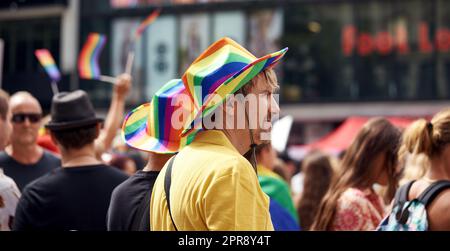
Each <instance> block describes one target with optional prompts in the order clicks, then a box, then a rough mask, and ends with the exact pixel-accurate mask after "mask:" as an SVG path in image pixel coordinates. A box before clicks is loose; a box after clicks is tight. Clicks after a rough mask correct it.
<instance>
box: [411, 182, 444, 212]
mask: <svg viewBox="0 0 450 251" xmlns="http://www.w3.org/2000/svg"><path fill="white" fill-rule="evenodd" d="M448 188H450V181H449V180H439V181H436V182H434V183H433V184H431V185H430V186H428V187H427V189H425V191H424V192H423V193H422V194H421V195H420V196H419V198H418V200H419V201H420V202H421V203H423V205H424V206H425V207H427V206H428V205H429V204H431V202H433V200H434V199H435V198H436V197H437V196H438V195H439V193H440V192H442V191H443V190H445V189H448Z"/></svg>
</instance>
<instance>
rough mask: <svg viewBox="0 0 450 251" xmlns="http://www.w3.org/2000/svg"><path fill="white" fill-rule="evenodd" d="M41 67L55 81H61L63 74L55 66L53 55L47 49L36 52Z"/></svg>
mask: <svg viewBox="0 0 450 251" xmlns="http://www.w3.org/2000/svg"><path fill="white" fill-rule="evenodd" d="M34 54H35V55H36V57H37V58H38V60H39V62H40V63H41V65H42V66H43V67H44V69H45V71H46V72H47V74H48V75H49V76H50V78H51V79H52V80H53V81H56V82H58V81H59V80H61V73H60V72H59V69H58V67H57V66H56V64H55V60H54V59H53V57H52V54H51V53H50V52H49V51H48V50H47V49H40V50H36V51H35V52H34Z"/></svg>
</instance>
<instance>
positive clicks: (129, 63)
mask: <svg viewBox="0 0 450 251" xmlns="http://www.w3.org/2000/svg"><path fill="white" fill-rule="evenodd" d="M133 62H134V50H133V49H132V50H130V51H129V52H128V58H127V65H126V66H125V73H127V74H129V75H131V71H132V70H133Z"/></svg>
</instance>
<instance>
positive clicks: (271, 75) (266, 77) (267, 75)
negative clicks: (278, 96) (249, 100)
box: [240, 69, 279, 94]
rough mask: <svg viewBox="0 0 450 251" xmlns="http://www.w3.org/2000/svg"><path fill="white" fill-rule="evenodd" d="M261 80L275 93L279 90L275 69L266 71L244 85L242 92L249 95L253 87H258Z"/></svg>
mask: <svg viewBox="0 0 450 251" xmlns="http://www.w3.org/2000/svg"><path fill="white" fill-rule="evenodd" d="M260 80H263V81H264V82H265V83H266V84H268V87H269V88H270V89H272V90H273V91H275V90H276V89H278V88H279V85H278V80H277V75H276V74H275V71H274V70H273V69H266V70H264V71H262V72H260V73H259V74H258V75H256V76H255V77H254V78H252V79H251V80H250V82H249V83H248V84H246V85H244V86H243V87H242V88H241V90H240V92H242V93H244V94H248V93H249V92H250V90H251V89H252V88H253V87H256V85H257V83H258V82H260Z"/></svg>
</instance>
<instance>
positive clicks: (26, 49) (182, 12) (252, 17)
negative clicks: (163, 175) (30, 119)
mask: <svg viewBox="0 0 450 251" xmlns="http://www.w3.org/2000/svg"><path fill="white" fill-rule="evenodd" d="M6 2H19V1H5V4H2V5H0V7H2V8H3V11H2V12H3V13H9V14H8V15H9V18H5V16H4V15H0V37H1V38H3V39H4V40H5V48H6V49H5V52H6V53H5V60H4V71H3V87H4V88H5V89H7V90H8V91H12V92H14V91H15V90H18V89H29V90H31V91H32V92H33V93H38V94H37V96H39V97H40V99H41V100H46V102H48V101H49V100H50V97H51V90H50V86H49V84H47V83H46V81H48V79H46V76H45V73H44V72H43V71H42V69H41V68H40V67H39V65H38V64H37V61H36V60H35V58H34V55H33V50H34V49H38V47H46V48H49V49H50V50H51V51H52V53H54V56H55V58H56V60H57V62H58V64H59V65H60V67H61V69H62V71H63V74H64V78H63V80H62V82H61V83H60V84H61V88H62V89H67V90H69V89H77V88H82V89H85V90H88V91H89V93H90V95H91V97H92V98H93V99H94V101H95V103H96V105H97V107H101V108H104V109H106V107H107V105H108V102H109V99H110V90H111V86H110V85H108V84H105V83H99V82H98V81H91V80H80V79H79V78H78V77H77V69H76V60H77V56H78V53H79V51H80V48H81V47H82V45H83V43H84V41H85V39H86V37H87V36H88V34H89V33H90V32H99V33H103V34H105V35H107V37H108V42H107V44H106V46H105V48H104V51H103V53H102V55H101V60H100V67H101V69H102V74H104V75H110V76H116V75H118V74H120V73H121V72H123V71H124V68H125V64H126V59H127V54H128V52H129V50H130V48H132V47H133V46H134V48H135V51H136V58H135V63H134V67H133V78H134V80H135V81H134V85H135V87H134V88H133V93H132V95H131V97H130V99H129V102H128V103H129V105H130V108H131V107H133V106H135V105H137V104H140V103H142V102H145V101H148V100H149V99H150V97H151V96H152V95H153V93H154V92H155V91H156V90H157V89H158V88H159V87H160V86H162V85H163V84H164V83H165V82H167V81H168V80H169V79H172V78H178V77H180V75H181V74H182V73H183V72H184V71H185V70H186V68H187V67H188V66H189V64H190V63H191V62H192V61H193V60H194V59H195V57H196V56H198V55H199V53H200V52H201V51H202V50H204V49H205V48H206V47H207V46H208V45H209V44H211V43H212V42H214V41H215V40H216V39H218V38H220V37H223V36H229V37H231V38H233V39H235V40H236V41H237V42H239V43H241V44H243V45H244V46H246V47H247V48H248V49H249V50H250V51H252V52H253V53H254V54H255V55H256V56H262V55H264V54H265V53H267V52H272V51H276V50H278V49H281V48H283V47H286V46H287V47H289V52H288V54H287V56H286V58H285V59H283V61H282V62H281V63H280V65H279V66H278V67H277V71H278V75H279V76H280V85H281V88H280V103H281V108H282V112H283V114H290V115H293V116H294V118H295V121H296V125H295V126H294V129H293V135H292V137H291V141H292V142H291V143H293V144H304V143H308V142H310V141H313V140H314V139H316V138H318V137H321V136H322V135H324V134H326V133H327V132H328V131H330V130H331V129H333V128H334V127H335V126H336V125H338V124H339V123H340V122H341V121H342V120H343V119H345V118H346V117H348V116H355V115H363V116H410V117H418V116H430V115H432V114H433V113H435V112H436V111H438V110H440V109H442V108H443V107H448V106H449V104H450V102H449V101H448V100H449V98H450V1H445V0H391V1H388V0H376V1H366V0H361V1H353V0H279V1H271V0H258V1H256V0H247V1H245V0H234V1H233V0H228V1H227V0H216V1H212V0H211V1H208V0H172V1H171V0H166V1H164V0H147V1H145V0H95V1H88V0H68V1H25V2H41V3H40V4H38V5H31V4H30V6H26V7H22V6H20V5H18V6H15V7H14V6H13V7H12V8H13V9H14V8H16V9H17V10H16V11H15V13H16V14H11V13H12V12H11V3H9V5H8V6H7V7H5V6H6V5H7V4H6ZM20 2H22V1H20ZM16 5H17V4H16ZM157 8H162V12H161V16H160V17H159V18H158V19H157V20H156V22H155V23H154V24H152V25H151V26H150V27H149V29H148V30H147V31H146V32H145V34H144V35H143V36H142V38H141V39H139V41H137V42H134V41H133V39H132V38H133V34H134V32H135V30H136V29H137V27H138V26H139V23H140V22H141V21H142V20H143V19H144V18H145V17H146V16H147V15H148V14H150V13H151V12H152V11H154V10H155V9H157ZM30 10H34V12H33V11H31V12H30ZM38 10H39V11H38ZM26 11H28V13H31V14H28V15H26V14H21V15H23V17H22V16H21V15H18V14H17V13H19V12H21V13H25V12H26ZM45 11H46V12H47V14H46V15H44V14H43V13H42V12H45ZM33 13H34V14H33ZM25 31H26V32H25ZM30 34H31V35H30ZM36 86H38V87H36ZM44 92H45V93H44Z"/></svg>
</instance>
